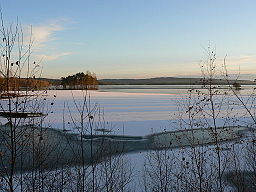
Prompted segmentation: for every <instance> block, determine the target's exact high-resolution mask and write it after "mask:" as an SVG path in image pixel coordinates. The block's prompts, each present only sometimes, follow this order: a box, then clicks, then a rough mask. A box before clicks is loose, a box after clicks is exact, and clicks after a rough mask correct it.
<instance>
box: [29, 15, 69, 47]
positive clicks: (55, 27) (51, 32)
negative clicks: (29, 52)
mask: <svg viewBox="0 0 256 192" xmlns="http://www.w3.org/2000/svg"><path fill="white" fill-rule="evenodd" d="M63 30H65V28H64V27H63V26H62V24H61V22H60V21H57V20H56V21H50V22H47V23H45V24H41V25H36V26H32V39H33V42H34V45H33V46H34V48H36V49H40V48H43V47H45V45H46V44H47V43H48V42H51V41H54V40H56V39H57V36H56V33H57V32H59V31H63Z"/></svg>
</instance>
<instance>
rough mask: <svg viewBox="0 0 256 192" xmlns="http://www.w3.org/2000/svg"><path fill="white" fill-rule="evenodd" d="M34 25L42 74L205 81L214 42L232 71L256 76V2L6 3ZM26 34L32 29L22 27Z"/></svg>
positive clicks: (10, 13) (6, 9) (11, 15)
mask: <svg viewBox="0 0 256 192" xmlns="http://www.w3.org/2000/svg"><path fill="white" fill-rule="evenodd" d="M0 4H1V8H2V12H3V18H4V21H5V23H13V22H15V21H16V18H17V17H18V19H19V22H20V23H21V25H22V26H23V27H24V28H26V27H29V26H32V31H33V39H34V42H35V43H34V47H33V54H34V56H35V57H36V58H37V59H38V60H42V62H41V63H40V65H42V68H43V70H42V71H43V74H42V76H44V77H48V78H60V77H62V76H67V75H70V74H74V73H77V72H82V71H84V72H85V71H87V70H89V71H91V72H94V73H96V75H97V77H98V78H99V79H102V78H148V77H160V76H176V77H183V76H199V75H200V63H201V61H202V60H203V59H204V58H205V56H206V50H205V49H206V48H207V47H208V46H209V45H210V46H211V47H213V48H214V49H216V55H217V61H218V62H219V63H222V62H223V58H224V57H225V56H226V63H227V66H228V69H229V72H230V73H231V74H241V77H243V78H252V79H254V78H256V76H255V74H256V22H255V19H256V11H255V10H256V1H255V0H225V1H223V0H214V1H210V0H73V1H67V0H44V1H39V0H0ZM24 31H26V30H24Z"/></svg>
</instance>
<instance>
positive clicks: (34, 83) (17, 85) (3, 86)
mask: <svg viewBox="0 0 256 192" xmlns="http://www.w3.org/2000/svg"><path fill="white" fill-rule="evenodd" d="M50 85H51V83H50V82H49V81H46V80H40V79H35V78H18V77H10V78H9V79H7V78H4V77H0V92H5V91H7V92H8V91H18V90H26V89H28V88H29V89H32V90H39V89H46V88H48V87H49V86H50Z"/></svg>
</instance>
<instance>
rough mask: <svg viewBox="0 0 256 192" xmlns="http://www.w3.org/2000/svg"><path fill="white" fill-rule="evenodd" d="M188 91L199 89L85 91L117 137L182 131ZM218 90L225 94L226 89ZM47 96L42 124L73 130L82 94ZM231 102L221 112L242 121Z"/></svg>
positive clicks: (60, 92) (62, 92)
mask: <svg viewBox="0 0 256 192" xmlns="http://www.w3.org/2000/svg"><path fill="white" fill-rule="evenodd" d="M189 87H192V88H200V86H165V85H163V86H161V85H160V86H158V85H154V86H103V87H101V89H100V90H98V91H88V95H89V96H90V99H89V100H90V103H91V105H90V106H91V108H93V107H94V106H95V105H97V107H98V108H99V109H100V111H101V120H102V119H104V121H105V122H106V124H105V126H107V128H108V129H111V130H113V132H114V133H116V134H123V131H124V134H127V135H147V134H150V133H152V132H162V131H172V130H177V129H181V127H180V125H178V120H179V119H180V114H184V115H186V114H185V111H186V109H185V107H186V105H188V96H189V95H188V90H189V89H188V88H189ZM220 88H221V90H223V91H225V90H226V88H227V86H224V87H223V86H222V87H220ZM249 88H252V87H251V86H247V87H245V89H244V90H241V93H242V94H244V95H245V96H246V94H247V93H248V90H250V89H249ZM47 94H48V98H47V99H48V101H49V102H51V101H52V100H53V103H54V104H53V106H52V107H51V109H50V110H49V115H48V117H47V118H46V119H45V121H44V122H45V123H46V125H47V126H52V127H56V128H63V124H64V126H65V128H66V129H72V126H74V125H73V123H72V121H74V120H75V121H79V113H78V109H77V107H76V105H75V102H76V103H77V105H80V106H81V104H82V103H83V100H84V94H85V93H83V92H82V91H79V90H73V91H71V90H51V91H48V93H47ZM54 95H55V96H56V97H54ZM88 95H87V102H88V101H89V100H88ZM231 99H233V100H234V102H233V101H231V102H230V103H228V104H227V103H224V102H223V103H222V112H223V113H225V110H226V109H228V108H230V106H232V107H233V108H234V109H233V110H232V113H233V114H234V115H236V116H241V118H245V116H244V110H243V109H242V108H241V106H239V105H237V103H236V102H237V99H236V98H235V97H234V96H230V98H229V100H231ZM192 100H193V99H192ZM241 110H242V111H243V113H241ZM229 113H230V112H229ZM71 116H72V117H73V120H72V119H71ZM223 116H224V114H223ZM183 118H186V117H185V116H184V117H183ZM63 122H64V123H63ZM220 125H221V124H220Z"/></svg>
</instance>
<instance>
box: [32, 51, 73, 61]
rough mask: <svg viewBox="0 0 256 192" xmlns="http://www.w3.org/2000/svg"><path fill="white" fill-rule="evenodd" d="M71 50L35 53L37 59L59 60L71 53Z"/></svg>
mask: <svg viewBox="0 0 256 192" xmlns="http://www.w3.org/2000/svg"><path fill="white" fill-rule="evenodd" d="M71 54H72V53H71V52H64V53H58V54H54V55H45V54H40V55H35V56H36V58H37V60H43V61H53V60H57V59H59V58H60V57H64V56H68V55H71Z"/></svg>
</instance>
